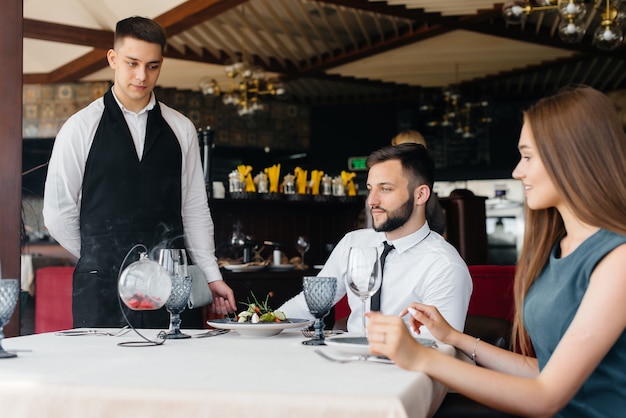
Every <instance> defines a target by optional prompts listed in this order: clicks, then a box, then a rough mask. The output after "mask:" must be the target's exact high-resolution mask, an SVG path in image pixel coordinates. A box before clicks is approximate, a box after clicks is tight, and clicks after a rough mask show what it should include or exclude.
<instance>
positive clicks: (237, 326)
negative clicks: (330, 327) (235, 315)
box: [207, 318, 314, 337]
mask: <svg viewBox="0 0 626 418" xmlns="http://www.w3.org/2000/svg"><path fill="white" fill-rule="evenodd" d="M313 322H314V321H313V320H312V319H310V320H309V319H297V318H290V319H287V320H286V321H283V322H259V323H256V324H253V323H250V322H235V321H233V320H231V319H227V318H225V319H214V320H211V321H207V324H209V325H211V326H212V327H214V328H220V329H232V330H235V331H237V332H238V333H239V334H240V335H241V336H242V337H271V336H272V335H277V334H280V333H281V332H282V330H284V329H289V328H306V327H308V326H309V325H311V324H312V323H313Z"/></svg>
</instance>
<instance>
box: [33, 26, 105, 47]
mask: <svg viewBox="0 0 626 418" xmlns="http://www.w3.org/2000/svg"><path fill="white" fill-rule="evenodd" d="M24 38H30V39H40V40H43V41H52V42H62V43H65V44H73V45H83V46H90V47H93V48H102V49H108V48H111V45H113V32H111V31H108V30H99V29H89V28H81V27H77V26H70V25H62V24H59V23H52V22H44V21H42V20H34V19H24Z"/></svg>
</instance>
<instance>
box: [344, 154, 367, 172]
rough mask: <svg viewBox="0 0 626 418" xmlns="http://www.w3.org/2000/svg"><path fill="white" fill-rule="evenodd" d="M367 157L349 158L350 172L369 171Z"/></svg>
mask: <svg viewBox="0 0 626 418" xmlns="http://www.w3.org/2000/svg"><path fill="white" fill-rule="evenodd" d="M366 161H367V157H350V158H348V170H351V171H364V170H367V166H366V165H365V162H366Z"/></svg>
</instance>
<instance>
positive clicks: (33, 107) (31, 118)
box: [22, 82, 109, 138]
mask: <svg viewBox="0 0 626 418" xmlns="http://www.w3.org/2000/svg"><path fill="white" fill-rule="evenodd" d="M108 88H109V83H108V82H101V83H65V84H28V85H25V86H24V89H23V96H22V98H23V102H24V109H23V123H22V133H23V136H24V138H51V137H54V136H56V134H57V132H59V129H60V128H61V126H62V125H63V123H65V121H66V120H67V118H69V117H70V116H71V115H73V114H74V113H76V112H77V111H78V110H80V109H82V108H83V107H85V106H87V105H88V104H89V103H91V102H92V101H93V100H95V99H96V98H98V97H100V96H102V95H103V94H104V92H106V90H107V89H108Z"/></svg>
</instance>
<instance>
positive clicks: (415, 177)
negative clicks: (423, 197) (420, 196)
mask: <svg viewBox="0 0 626 418" xmlns="http://www.w3.org/2000/svg"><path fill="white" fill-rule="evenodd" d="M389 160H399V161H400V164H402V169H403V170H404V172H405V173H406V174H407V176H408V177H409V187H410V188H411V189H414V188H415V187H417V186H419V185H420V184H426V185H428V187H429V188H430V189H431V190H432V188H433V183H434V182H435V162H434V161H433V159H432V157H431V155H430V152H428V150H427V149H426V147H424V146H423V145H422V144H414V143H404V144H398V145H389V146H386V147H383V148H381V149H379V150H376V151H374V152H372V153H371V154H370V155H369V157H367V168H368V169H370V168H372V166H373V165H374V164H378V163H382V162H385V161H389Z"/></svg>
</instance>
